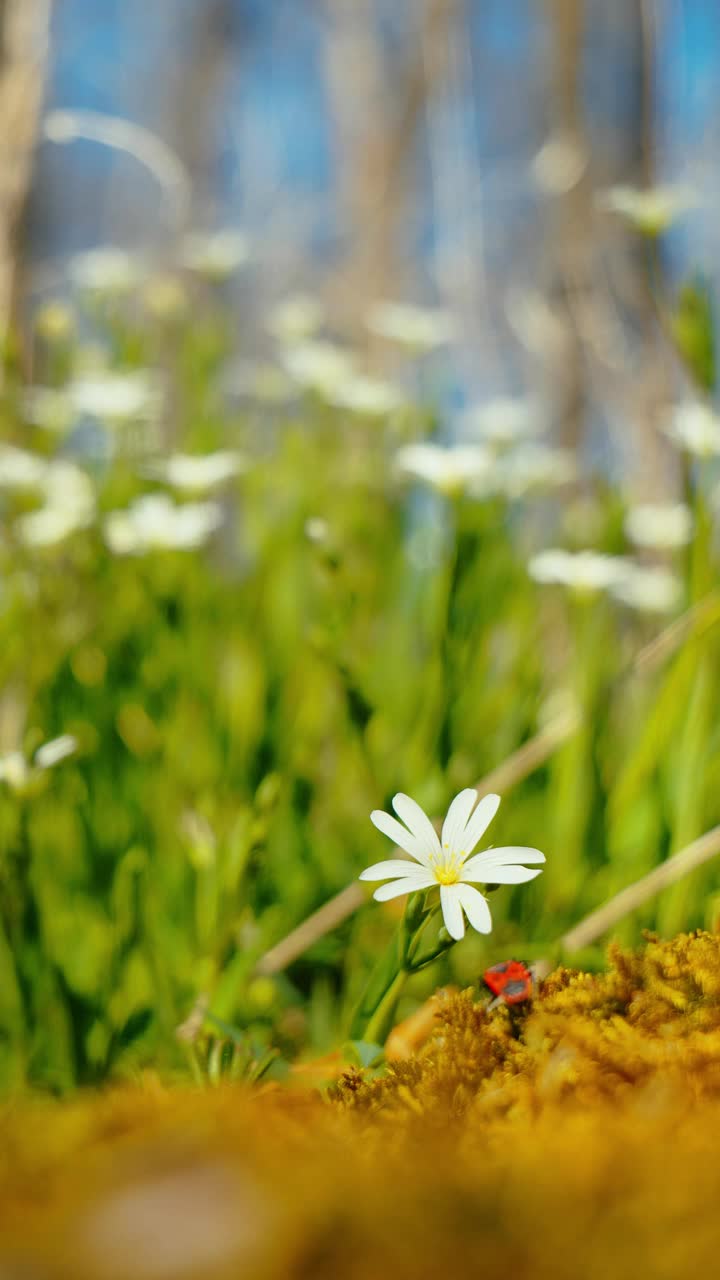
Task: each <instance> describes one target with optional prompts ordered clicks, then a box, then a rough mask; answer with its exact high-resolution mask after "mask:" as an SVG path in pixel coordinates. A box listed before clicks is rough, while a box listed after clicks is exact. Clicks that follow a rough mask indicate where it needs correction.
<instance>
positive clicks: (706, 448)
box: [661, 400, 720, 458]
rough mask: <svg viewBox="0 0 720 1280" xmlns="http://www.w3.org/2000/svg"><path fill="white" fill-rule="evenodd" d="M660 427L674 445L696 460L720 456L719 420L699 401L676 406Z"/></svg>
mask: <svg viewBox="0 0 720 1280" xmlns="http://www.w3.org/2000/svg"><path fill="white" fill-rule="evenodd" d="M661 425H662V429H663V431H664V432H665V434H666V435H667V436H669V438H670V439H671V440H672V441H673V442H674V443H675V444H677V445H679V446H680V448H681V449H686V450H687V452H688V453H692V454H694V455H695V457H697V458H711V457H714V456H716V455H717V454H720V418H719V417H718V415H717V414H716V413H714V412H713V410H712V409H710V408H709V407H708V406H707V405H705V404H702V403H701V402H700V401H699V400H698V401H689V402H688V403H687V404H681V405H678V406H677V408H676V409H675V410H674V411H672V412H671V413H670V415H669V416H668V417H667V418H666V420H665V422H663V423H662V424H661Z"/></svg>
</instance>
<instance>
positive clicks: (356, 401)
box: [328, 374, 405, 417]
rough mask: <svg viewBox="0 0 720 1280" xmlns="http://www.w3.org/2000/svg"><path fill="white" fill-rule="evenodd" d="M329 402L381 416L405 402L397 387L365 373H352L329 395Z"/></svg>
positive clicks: (392, 411)
mask: <svg viewBox="0 0 720 1280" xmlns="http://www.w3.org/2000/svg"><path fill="white" fill-rule="evenodd" d="M328 399H329V400H330V403H331V404H334V405H335V407H336V408H338V409H347V410H348V412H349V413H358V414H366V415H367V417H383V416H384V415H385V414H388V413H394V412H395V411H396V410H397V409H401V408H402V407H403V404H404V403H405V402H404V400H403V397H402V395H401V394H400V392H399V391H398V389H397V387H394V386H393V385H392V383H390V382H382V381H381V380H380V379H379V378H368V377H366V376H365V374H352V375H351V376H350V377H349V378H347V379H346V381H345V382H343V383H342V384H341V385H340V386H338V387H337V388H336V389H335V390H334V391H333V392H332V393H331V394H330V395H329V396H328Z"/></svg>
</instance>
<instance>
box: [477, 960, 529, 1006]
mask: <svg viewBox="0 0 720 1280" xmlns="http://www.w3.org/2000/svg"><path fill="white" fill-rule="evenodd" d="M483 980H484V982H485V984H486V986H488V987H489V988H490V990H491V991H492V993H493V995H494V996H495V997H496V999H495V1000H493V1002H492V1006H491V1007H494V1006H495V1005H496V1004H500V1003H501V1002H502V1004H523V1003H524V1001H525V1000H530V999H531V998H532V993H533V976H532V973H531V971H530V969H528V968H527V966H526V965H524V964H523V963H522V960H501V961H500V963H499V964H492V965H491V966H490V968H489V969H486V970H485V972H484V974H483Z"/></svg>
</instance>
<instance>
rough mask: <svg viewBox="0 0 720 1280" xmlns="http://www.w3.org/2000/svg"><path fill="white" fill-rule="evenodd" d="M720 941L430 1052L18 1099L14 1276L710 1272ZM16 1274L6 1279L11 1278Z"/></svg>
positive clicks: (634, 962) (445, 1013) (719, 1120)
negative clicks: (253, 1078) (303, 1082)
mask: <svg viewBox="0 0 720 1280" xmlns="http://www.w3.org/2000/svg"><path fill="white" fill-rule="evenodd" d="M719 1130H720V939H718V938H716V937H714V936H712V935H709V934H693V935H687V936H684V937H679V938H676V939H675V940H674V941H672V942H670V943H662V942H659V941H658V940H657V939H656V938H649V939H648V941H647V943H646V945H645V947H643V948H642V949H641V950H639V951H637V952H635V953H627V952H621V951H618V950H613V951H612V952H611V956H610V966H609V968H608V971H607V972H606V973H602V974H597V975H591V974H579V973H575V972H573V971H572V970H569V969H559V970H557V971H556V972H555V973H554V974H552V975H551V976H550V977H549V978H548V980H547V981H546V982H545V983H543V985H542V987H541V989H540V991H539V992H538V993H537V996H536V998H535V999H534V1001H533V1003H532V1005H531V1006H530V1007H527V1008H525V1007H522V1008H519V1009H516V1010H515V1011H510V1010H508V1009H506V1008H504V1007H500V1008H497V1009H495V1010H494V1011H491V1012H488V1010H487V1009H486V1008H485V1007H484V1003H483V1002H482V1001H479V1000H477V999H475V998H473V995H472V994H471V993H470V992H464V993H461V994H456V995H453V996H449V997H447V998H445V999H443V1000H441V1001H439V1005H438V1016H437V1025H436V1029H435V1032H434V1035H433V1037H432V1039H431V1041H430V1042H429V1043H428V1044H427V1046H426V1047H425V1048H424V1049H423V1050H422V1051H421V1052H420V1053H418V1054H417V1055H416V1056H415V1057H411V1058H407V1059H404V1060H402V1061H398V1062H396V1063H394V1064H392V1065H391V1066H390V1067H389V1068H388V1069H387V1071H386V1073H385V1074H384V1075H382V1076H380V1077H377V1078H371V1076H369V1075H366V1074H364V1073H363V1072H361V1071H359V1070H357V1069H355V1068H352V1069H351V1070H349V1071H347V1072H346V1074H345V1075H344V1076H343V1078H342V1079H341V1081H340V1082H339V1084H338V1085H337V1086H336V1087H335V1088H334V1090H333V1091H332V1094H331V1097H330V1099H323V1098H322V1097H321V1096H320V1094H319V1093H317V1092H314V1091H309V1090H289V1089H286V1088H282V1087H280V1086H277V1085H273V1086H265V1087H263V1088H259V1089H256V1090H254V1091H251V1090H248V1089H243V1088H240V1087H231V1086H223V1087H220V1088H218V1089H214V1090H208V1091H206V1092H198V1091H193V1090H190V1089H187V1090H178V1089H165V1088H163V1087H162V1085H161V1084H160V1083H158V1082H157V1081H155V1080H153V1079H152V1078H148V1079H147V1080H145V1081H144V1082H143V1084H142V1086H138V1087H137V1088H135V1089H126V1090H123V1091H120V1090H118V1091H114V1092H110V1093H108V1094H105V1095H99V1096H82V1097H80V1098H78V1099H76V1100H74V1101H72V1102H70V1103H66V1104H62V1105H59V1104H55V1103H50V1102H47V1101H44V1102H42V1101H40V1102H39V1101H33V1102H29V1103H25V1104H23V1105H22V1106H20V1105H17V1104H16V1105H14V1106H12V1107H8V1108H7V1109H6V1112H5V1114H4V1116H3V1117H2V1122H1V1125H0V1150H2V1152H3V1164H2V1167H1V1168H0V1240H2V1241H3V1244H2V1245H1V1246H0V1269H2V1268H3V1265H4V1266H5V1267H7V1268H8V1269H9V1274H14V1271H13V1267H16V1268H17V1269H18V1270H19V1272H20V1273H22V1274H39V1275H42V1276H43V1277H46V1278H47V1280H70V1277H72V1280H132V1278H133V1277H140V1278H142V1277H148V1278H149V1277H156V1278H157V1277H161V1278H162V1277H163V1276H167V1277H168V1280H184V1278H186V1277H187V1278H188V1280H224V1277H228V1280H229V1278H230V1277H236V1276H238V1275H240V1274H242V1275H247V1276H249V1277H252V1278H253V1280H255V1278H257V1280H293V1278H294V1277H298V1278H301V1277H302V1278H305V1277H307V1280H310V1278H311V1277H312V1280H336V1278H337V1277H338V1276H342V1277H343V1280H346V1278H348V1280H365V1278H367V1280H370V1278H371V1277H372V1278H373V1280H375V1278H377V1277H381V1278H382V1280H384V1277H386V1276H388V1277H392V1278H393V1280H406V1278H407V1280H411V1277H412V1280H423V1278H424V1277H428V1278H430V1277H432V1278H434V1277H437V1276H441V1275H444V1276H447V1275H452V1274H457V1275H460V1274H463V1275H477V1274H482V1276H483V1277H487V1278H488V1280H496V1277H497V1280H500V1277H502V1280H515V1278H516V1277H517V1280H576V1277H577V1276H578V1275H582V1276H583V1277H584V1278H585V1277H587V1278H588V1280H601V1277H602V1280H607V1277H612V1280H625V1278H626V1277H627V1280H630V1277H633V1278H634V1277H636V1276H640V1275H641V1276H643V1278H644V1280H646V1278H648V1280H655V1278H656V1277H657V1280H661V1278H662V1280H674V1278H675V1277H678V1278H679V1280H683V1278H684V1277H685V1276H688V1277H689V1276H693V1277H696V1276H702V1275H703V1274H707V1275H713V1274H714V1272H715V1267H716V1258H717V1225H716V1223H717V1203H718V1196H719V1195H720V1152H719V1151H718V1143H717V1133H718V1131H719ZM3 1274H4V1272H3Z"/></svg>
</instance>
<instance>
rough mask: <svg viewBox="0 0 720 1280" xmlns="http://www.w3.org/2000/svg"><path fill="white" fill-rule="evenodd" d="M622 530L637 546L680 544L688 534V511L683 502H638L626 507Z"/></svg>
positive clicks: (687, 539) (663, 547) (662, 547)
mask: <svg viewBox="0 0 720 1280" xmlns="http://www.w3.org/2000/svg"><path fill="white" fill-rule="evenodd" d="M625 532H626V534H627V536H628V538H629V539H630V541H631V542H634V543H635V545H636V546H637V547H652V548H655V549H656V550H658V551H666V550H672V549H673V548H675V547H684V546H685V545H686V544H687V543H688V542H690V540H691V538H692V533H693V518H692V512H691V510H690V508H689V507H688V506H686V505H685V503H684V502H673V503H658V502H641V503H638V504H637V506H634V507H631V508H630V510H629V511H628V513H627V515H626V517H625Z"/></svg>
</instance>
